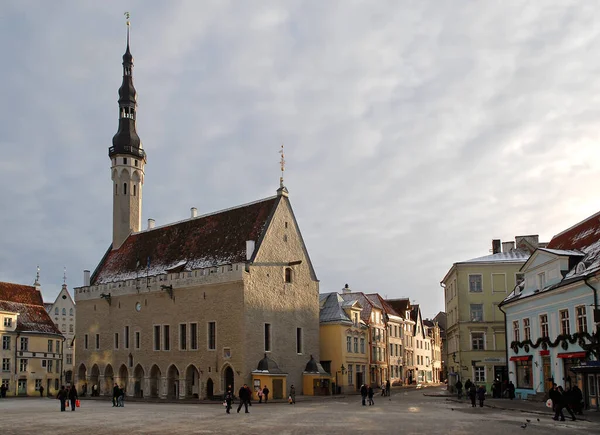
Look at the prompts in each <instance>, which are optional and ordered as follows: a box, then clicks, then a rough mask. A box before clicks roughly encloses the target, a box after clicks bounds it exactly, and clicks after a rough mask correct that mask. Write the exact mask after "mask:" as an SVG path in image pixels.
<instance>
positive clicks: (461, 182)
mask: <svg viewBox="0 0 600 435" xmlns="http://www.w3.org/2000/svg"><path fill="white" fill-rule="evenodd" d="M596 6H597V5H596V4H595V2H576V1H573V2H568V1H565V0H557V1H554V2H552V1H540V2H526V1H523V2H516V1H491V0H490V1H485V2H477V1H453V2H440V1H399V0H392V1H384V0H378V1H362V2H358V1H333V0H328V1H322V0H316V1H280V0H275V1H267V0H265V1H258V0H256V1H241V0H238V1H223V0H219V1H189V2H178V1H169V2H166V1H143V2H142V1H137V2H136V1H102V2H99V1H85V2H84V1H78V2H73V1H69V2H67V1H53V2H46V1H24V0H15V1H10V0H9V1H6V0H4V1H3V2H2V8H1V9H0V48H1V50H2V53H3V56H2V58H3V61H2V63H1V66H0V95H2V98H1V101H2V104H0V150H1V152H2V156H1V157H0V204H1V210H2V211H1V212H0V280H2V281H11V282H18V283H23V284H31V283H32V282H33V280H34V278H35V270H36V266H37V265H38V264H39V265H40V267H41V274H42V284H43V289H44V297H45V299H47V300H53V299H54V298H55V296H56V294H57V292H58V290H59V289H60V285H61V284H62V280H63V278H62V277H63V267H66V268H67V275H68V284H69V287H73V286H79V285H81V284H82V270H83V269H92V270H93V269H94V267H95V266H96V264H97V263H98V261H99V260H100V258H101V256H102V255H103V254H104V252H105V250H106V248H107V247H108V246H109V244H110V242H111V231H112V229H111V225H112V223H111V220H112V216H111V213H112V208H111V207H112V204H111V191H112V183H111V181H110V171H109V167H110V161H109V158H108V147H109V146H110V145H111V139H112V136H113V135H114V134H115V132H116V130H117V116H118V110H117V109H118V106H117V89H118V88H119V86H120V83H121V56H122V54H123V52H124V48H125V19H124V17H123V12H124V11H126V10H127V11H130V12H131V21H132V52H133V55H134V58H135V69H134V81H135V85H136V88H137V91H138V102H139V107H138V133H139V135H140V137H141V138H142V141H143V143H144V148H145V149H146V151H147V153H148V165H147V167H146V179H145V185H144V209H143V217H142V222H145V221H146V219H147V218H150V217H151V218H154V219H156V223H157V225H161V224H164V223H169V222H172V221H175V220H179V219H184V218H186V217H188V216H189V209H190V207H192V206H195V207H197V208H198V211H199V213H206V212H212V211H215V210H219V209H222V208H227V207H231V206H234V205H238V204H242V203H246V202H250V201H253V200H256V199H259V198H263V197H267V196H271V195H273V194H274V193H275V190H276V189H277V187H278V184H279V175H280V174H279V164H278V161H279V154H278V153H277V152H278V150H279V146H280V145H281V143H285V147H286V160H287V166H286V172H285V184H286V185H287V187H288V189H289V191H290V199H291V201H292V204H293V206H294V210H295V213H296V215H297V218H298V221H299V224H300V227H301V230H302V232H303V236H304V238H305V241H306V243H307V246H308V250H309V252H310V255H311V258H312V261H313V263H314V266H315V268H316V271H317V275H318V277H319V279H320V280H321V291H322V292H327V291H336V290H338V289H340V288H341V287H342V286H343V285H344V284H345V283H348V284H350V286H351V287H352V288H353V289H355V290H362V291H366V292H379V293H381V294H382V295H384V296H385V295H387V296H388V297H404V296H405V297H410V298H411V299H413V300H416V301H417V302H420V303H421V304H422V309H423V314H424V315H425V316H432V315H435V313H437V312H438V311H439V310H443V308H444V307H443V298H442V289H441V288H440V286H439V282H440V280H441V279H442V278H443V277H444V275H445V273H446V272H447V271H448V269H449V268H450V267H451V266H452V263H454V262H456V261H461V260H466V259H469V258H473V257H478V256H482V255H487V254H488V252H489V249H490V248H491V240H492V239H493V238H501V239H502V240H503V241H504V240H510V239H513V240H514V236H515V235H520V234H539V235H540V239H541V240H545V241H548V240H549V239H550V238H551V237H552V235H553V234H556V233H558V232H559V231H561V230H562V229H564V228H566V227H568V226H570V225H572V224H574V223H576V222H578V221H580V220H582V219H583V218H585V217H587V216H588V215H591V214H593V213H595V212H597V211H598V210H599V209H600V198H599V194H598V191H597V186H598V181H597V180H598V174H599V169H600V168H599V166H600V163H599V162H600V160H599V159H598V157H599V154H600V152H599V151H598V150H599V145H598V137H599V135H600V122H599V121H600V79H599V77H600V53H599V52H598V50H599V48H598V47H600V35H599V32H600V27H598V26H597V23H598V21H599V19H600V16H599V15H600V9H598V8H597V7H596Z"/></svg>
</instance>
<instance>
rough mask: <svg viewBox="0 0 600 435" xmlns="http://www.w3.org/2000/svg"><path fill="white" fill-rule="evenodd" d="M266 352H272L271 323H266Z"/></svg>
mask: <svg viewBox="0 0 600 435" xmlns="http://www.w3.org/2000/svg"><path fill="white" fill-rule="evenodd" d="M265 352H271V324H270V323H265Z"/></svg>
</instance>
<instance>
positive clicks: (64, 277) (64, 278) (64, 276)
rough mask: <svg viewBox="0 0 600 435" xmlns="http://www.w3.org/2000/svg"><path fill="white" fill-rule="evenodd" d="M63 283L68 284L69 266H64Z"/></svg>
mask: <svg viewBox="0 0 600 435" xmlns="http://www.w3.org/2000/svg"><path fill="white" fill-rule="evenodd" d="M63 285H67V268H66V266H65V267H63Z"/></svg>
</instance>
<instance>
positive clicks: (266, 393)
mask: <svg viewBox="0 0 600 435" xmlns="http://www.w3.org/2000/svg"><path fill="white" fill-rule="evenodd" d="M262 393H263V398H264V399H265V403H267V402H268V401H269V389H268V388H267V386H266V385H265V388H263V392H262Z"/></svg>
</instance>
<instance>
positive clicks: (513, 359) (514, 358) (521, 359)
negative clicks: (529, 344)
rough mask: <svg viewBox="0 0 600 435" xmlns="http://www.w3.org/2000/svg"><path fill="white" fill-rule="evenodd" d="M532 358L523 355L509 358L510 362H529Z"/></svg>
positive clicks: (531, 356)
mask: <svg viewBox="0 0 600 435" xmlns="http://www.w3.org/2000/svg"><path fill="white" fill-rule="evenodd" d="M532 358H533V355H523V356H511V357H510V360H511V361H529V360H530V359H532Z"/></svg>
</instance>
